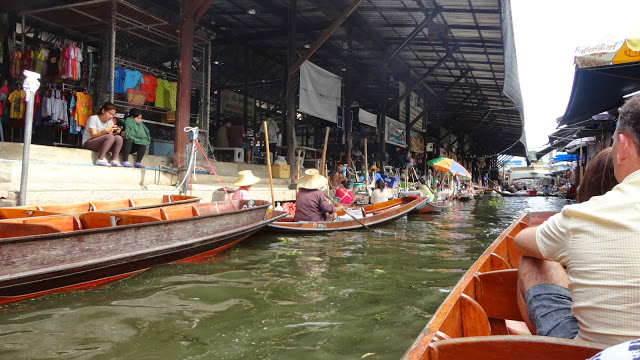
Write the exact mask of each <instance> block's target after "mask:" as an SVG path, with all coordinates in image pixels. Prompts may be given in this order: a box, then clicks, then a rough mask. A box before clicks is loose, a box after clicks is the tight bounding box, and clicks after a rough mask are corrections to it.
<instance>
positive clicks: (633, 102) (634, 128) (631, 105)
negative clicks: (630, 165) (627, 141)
mask: <svg viewBox="0 0 640 360" xmlns="http://www.w3.org/2000/svg"><path fill="white" fill-rule="evenodd" d="M616 131H617V132H618V133H620V132H624V133H626V134H628V135H631V136H632V137H633V141H634V143H635V145H636V150H637V151H638V154H640V142H639V140H640V95H636V96H634V97H632V98H631V99H629V100H628V101H627V102H626V103H625V104H624V105H623V106H622V108H621V109H620V116H619V117H618V125H617V127H616Z"/></svg>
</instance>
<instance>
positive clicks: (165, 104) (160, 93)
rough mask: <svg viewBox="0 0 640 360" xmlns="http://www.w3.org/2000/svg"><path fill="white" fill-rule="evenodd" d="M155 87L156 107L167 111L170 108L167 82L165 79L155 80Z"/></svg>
mask: <svg viewBox="0 0 640 360" xmlns="http://www.w3.org/2000/svg"><path fill="white" fill-rule="evenodd" d="M157 82H158V86H157V87H156V107H160V108H164V109H168V108H169V107H170V102H169V98H170V87H171V85H169V82H168V81H167V80H165V79H157Z"/></svg>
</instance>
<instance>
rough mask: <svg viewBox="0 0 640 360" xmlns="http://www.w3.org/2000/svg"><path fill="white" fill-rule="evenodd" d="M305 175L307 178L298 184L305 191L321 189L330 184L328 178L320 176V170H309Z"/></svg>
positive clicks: (304, 177)
mask: <svg viewBox="0 0 640 360" xmlns="http://www.w3.org/2000/svg"><path fill="white" fill-rule="evenodd" d="M304 173H305V176H303V177H302V179H300V181H299V182H298V186H300V187H301V188H303V189H311V190H315V189H320V188H321V187H323V186H325V185H327V184H328V183H329V182H328V181H327V178H326V177H324V176H322V175H320V172H319V171H318V169H309V170H307V171H305V172H304Z"/></svg>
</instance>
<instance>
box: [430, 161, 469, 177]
mask: <svg viewBox="0 0 640 360" xmlns="http://www.w3.org/2000/svg"><path fill="white" fill-rule="evenodd" d="M427 164H429V166H433V167H434V168H436V169H438V170H441V171H445V172H450V173H451V174H454V175H460V176H465V177H468V178H471V173H470V172H469V170H467V169H465V168H464V166H462V165H460V164H459V163H458V162H457V161H455V160H453V159H449V158H446V157H439V158H435V159H431V160H429V161H428V162H427Z"/></svg>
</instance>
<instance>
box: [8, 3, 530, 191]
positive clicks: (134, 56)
mask: <svg viewBox="0 0 640 360" xmlns="http://www.w3.org/2000/svg"><path fill="white" fill-rule="evenodd" d="M1 15H2V17H1V24H0V26H1V27H2V29H3V31H2V35H0V36H2V39H0V40H1V44H2V50H3V51H2V61H1V62H0V76H2V79H3V81H5V82H6V85H7V94H8V97H9V100H10V101H7V102H6V104H5V105H6V107H9V106H13V107H16V106H17V109H20V106H21V104H20V99H21V96H19V95H20V91H21V90H20V86H21V84H22V81H23V70H31V71H35V72H38V73H40V74H41V79H40V82H41V86H40V89H39V91H38V96H37V99H39V101H40V104H39V105H38V103H37V102H38V100H36V105H37V106H36V108H35V112H34V113H35V114H34V123H33V126H34V130H33V140H32V143H33V144H39V145H44V146H52V148H51V149H52V150H51V153H52V154H53V153H54V152H55V151H62V149H73V150H77V151H75V152H72V153H68V154H67V155H61V156H68V157H75V158H74V159H76V160H77V161H76V163H81V164H82V165H89V164H90V163H91V162H92V160H93V159H92V158H91V157H90V156H87V155H85V154H84V153H82V152H81V151H84V152H88V150H79V148H81V142H80V139H81V134H82V132H83V131H84V129H83V126H84V121H86V115H87V114H91V113H94V112H95V110H96V109H98V108H100V107H101V106H102V104H103V103H104V102H106V101H110V102H113V103H114V104H115V105H116V107H117V112H118V113H121V114H125V113H126V112H128V111H129V110H130V109H131V108H132V107H135V108H139V109H140V110H142V112H143V114H144V115H143V119H144V122H145V124H146V125H147V127H148V128H149V130H150V133H151V144H150V146H149V155H150V156H149V160H148V162H147V171H148V170H150V169H154V171H156V175H154V178H155V179H156V180H157V181H151V182H149V183H147V182H148V181H149V178H150V177H151V176H147V177H146V179H144V176H142V178H140V177H139V176H138V175H136V176H135V180H134V181H133V183H132V186H133V185H135V186H138V185H143V187H144V188H145V189H149V188H153V186H154V185H158V184H165V185H166V186H173V185H175V183H177V179H179V178H180V173H181V172H184V167H185V165H186V161H187V153H186V151H185V149H186V148H187V145H188V144H189V141H190V140H189V134H188V133H186V132H184V131H183V129H184V128H185V127H198V128H199V134H200V136H199V138H200V144H201V145H202V147H203V149H204V151H205V152H206V153H207V156H208V158H210V159H211V160H213V159H214V158H215V159H216V160H218V161H216V162H214V163H213V164H214V165H215V167H216V168H218V169H219V170H220V171H219V172H220V173H221V174H219V175H223V178H222V182H223V183H225V182H226V180H225V178H224V176H228V177H231V176H235V175H236V173H237V171H238V170H242V169H244V168H251V169H255V170H254V171H258V172H260V171H262V172H263V175H264V172H265V168H264V166H263V165H258V163H262V162H264V160H265V158H266V157H267V154H266V153H265V140H264V137H263V135H262V132H261V130H260V129H261V127H262V124H263V123H264V122H265V121H268V122H269V123H272V124H275V126H276V127H277V129H278V130H279V131H277V132H275V134H276V139H273V137H272V139H270V141H269V142H270V143H272V144H274V146H272V148H271V149H270V152H271V153H272V154H270V155H271V156H273V155H276V156H284V157H285V159H286V162H287V164H288V165H289V166H290V169H291V171H289V172H288V173H286V172H282V173H281V174H279V175H280V176H279V177H281V178H282V179H281V182H280V183H279V185H280V186H282V188H283V189H286V188H287V187H288V186H289V185H290V184H292V183H294V182H295V176H296V171H295V170H294V169H295V168H296V160H297V157H298V156H302V161H301V166H302V167H305V168H310V167H321V166H322V165H321V162H320V159H321V158H322V155H321V152H322V151H319V150H322V148H323V147H324V143H325V142H326V143H327V145H326V148H327V151H326V159H325V163H326V164H327V165H326V167H328V168H329V169H332V168H335V166H336V165H337V164H338V163H345V164H348V165H349V166H353V167H355V168H356V169H358V168H361V167H362V162H363V158H367V161H368V164H374V163H375V164H377V165H378V166H379V167H381V168H384V166H386V165H390V166H396V165H400V166H402V161H403V159H406V158H407V157H406V155H407V154H411V155H412V159H415V164H416V165H415V167H416V169H418V171H419V172H424V173H426V172H427V165H426V163H427V161H428V160H429V159H433V158H436V157H440V156H447V157H451V158H454V159H455V160H457V161H458V162H460V163H461V164H463V165H464V166H466V167H467V168H468V169H470V171H471V172H472V173H473V176H474V178H475V179H476V180H477V179H478V178H479V177H481V176H482V174H484V173H490V176H491V177H492V178H493V179H497V178H498V162H497V156H498V155H500V154H510V155H518V156H526V154H527V149H526V142H525V140H524V139H525V134H524V119H523V104H522V97H521V94H520V86H519V81H518V71H517V62H516V55H515V46H514V40H513V29H512V26H511V11H510V2H509V1H475V0H474V1H469V2H466V3H459V2H455V1H425V0H417V1H400V2H388V1H380V0H373V1H361V0H355V1H348V0H332V1H316V0H291V1H287V2H279V1H260V2H254V1H246V0H221V1H212V0H191V1H183V2H171V1H147V0H130V1H129V0H127V1H125V0H89V1H59V0H58V1H52V0H38V1H29V2H28V4H27V3H26V2H25V3H21V2H16V1H12V2H9V5H8V6H7V7H6V8H4V9H2V13H1ZM16 91H17V92H18V93H16ZM11 94H14V95H13V96H12V95H11ZM43 102H47V103H49V102H51V103H55V104H56V106H57V109H62V110H60V111H56V112H54V113H53V114H51V113H47V112H45V113H43V112H42V103H43ZM16 104H17V105H16ZM6 109H7V108H5V110H6ZM342 109H349V111H343V110H342ZM6 112H8V113H9V116H7V115H6V114H5V116H4V117H3V121H2V130H3V131H2V140H3V141H4V142H6V143H12V144H14V145H17V144H19V143H20V142H22V141H23V139H24V134H23V131H22V130H21V129H23V128H24V114H23V113H22V112H21V111H18V112H17V114H12V112H10V111H6ZM228 120H230V121H231V122H232V125H233V126H243V127H244V130H245V134H246V137H245V138H244V141H245V142H247V143H248V144H249V145H251V146H252V150H250V151H252V155H253V156H252V157H250V158H251V162H252V163H255V164H244V165H243V164H242V162H244V160H245V159H247V158H249V157H244V158H243V157H242V156H241V155H239V154H242V153H243V152H240V148H237V151H236V150H234V149H229V150H226V149H218V150H216V146H215V144H216V141H217V139H216V135H217V130H218V129H220V127H221V126H224V124H225V123H226V122H227V121H228ZM326 129H328V132H327V130H326ZM326 134H328V136H326V141H325V135H326ZM365 143H366V152H365ZM10 145H11V144H4V145H3V146H5V151H4V153H5V154H8V153H10V152H11V153H12V154H17V153H19V151H17V150H16V148H6V146H10ZM274 147H275V148H274ZM243 150H244V149H243ZM298 150H301V151H300V152H298ZM38 151H39V153H40V154H42V158H39V159H40V161H46V157H47V155H46V153H47V151H46V150H42V149H40V150H38ZM247 151H249V150H247ZM363 153H364V154H363ZM3 158H6V160H7V161H6V162H4V164H5V166H15V164H13V163H11V162H10V161H15V160H19V159H17V156H12V157H9V156H5V157H3ZM9 160H10V161H9ZM223 160H226V161H223ZM234 161H235V162H234ZM12 164H13V165H12ZM198 164H201V162H199V163H198ZM76 165H77V164H76ZM202 165H203V166H204V167H205V168H206V163H202ZM70 166H71V165H70ZM261 169H262V170H261ZM82 170H83V171H82V172H83V174H85V176H99V177H102V176H105V175H104V171H105V170H104V169H93V168H91V167H86V166H85V167H84V168H83V169H82ZM94 170H95V171H99V174H100V175H95V174H94V175H92V172H93V171H94ZM112 170H116V169H112ZM121 170H123V171H124V170H125V169H121ZM10 171H12V174H13V175H12V180H11V181H8V183H9V184H13V185H7V186H5V187H4V188H5V189H7V194H5V196H4V197H8V198H14V197H15V194H12V193H15V191H16V190H15V184H14V183H15V178H16V175H15V171H16V170H15V169H12V170H11V169H10ZM42 171H43V172H46V171H49V170H47V169H42ZM70 171H71V170H70ZM118 171H119V170H118ZM131 171H134V170H131ZM225 171H226V172H227V173H225ZM114 176H118V177H119V178H122V177H123V175H122V174H120V173H118V175H114ZM160 177H162V178H163V180H158V178H160ZM109 181H110V180H107V182H109ZM145 181H147V182H145ZM199 181H200V184H201V190H202V191H203V192H208V194H209V195H208V196H207V197H209V196H210V195H211V193H214V194H215V190H216V189H217V188H219V187H220V184H219V183H218V181H216V180H214V178H213V175H209V174H203V175H202V178H201V179H200V180H199ZM205 184H209V186H208V187H207V186H205ZM70 188H72V187H71V185H70ZM290 198H291V194H288V193H286V191H284V192H283V193H282V197H281V199H290ZM42 199H43V200H46V199H47V198H46V197H44V198H42Z"/></svg>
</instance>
